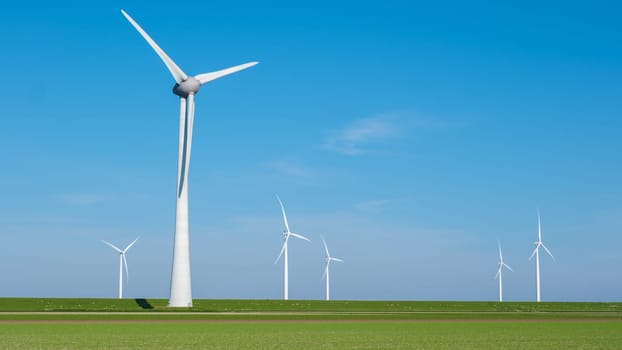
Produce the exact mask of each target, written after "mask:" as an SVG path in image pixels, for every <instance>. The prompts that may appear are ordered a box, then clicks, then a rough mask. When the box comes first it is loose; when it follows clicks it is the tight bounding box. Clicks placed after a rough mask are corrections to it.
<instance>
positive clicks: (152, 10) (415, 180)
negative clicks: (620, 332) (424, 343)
mask: <svg viewBox="0 0 622 350" xmlns="http://www.w3.org/2000/svg"><path fill="white" fill-rule="evenodd" d="M121 8H123V9H125V10H126V11H127V12H128V13H129V14H130V15H131V16H133V17H134V18H135V19H136V21H137V22H138V23H139V24H140V25H141V26H142V27H143V28H144V29H145V30H146V31H147V32H148V33H149V34H150V35H151V36H152V37H153V38H154V39H155V40H156V42H158V43H159V44H160V46H161V47H162V48H163V49H164V50H165V51H166V52H167V53H168V54H169V55H170V56H171V57H172V58H173V59H174V60H175V61H176V63H177V64H178V65H179V66H180V67H181V68H182V69H183V70H184V71H185V72H186V73H188V74H192V75H194V74H198V73H204V72H208V71H213V70H217V69H221V68H225V67H228V66H232V65H236V64H241V63H244V62H248V61H254V60H257V61H260V64H259V65H257V66H255V67H253V68H251V69H248V70H246V71H243V72H240V73H236V74H234V75H231V76H228V77H226V78H223V79H221V80H218V81H215V82H213V83H212V84H209V85H207V86H203V87H202V88H201V91H200V92H199V94H198V95H197V99H196V102H197V104H196V106H197V107H196V117H195V129H194V132H195V133H194V139H193V142H194V143H193V152H192V162H191V167H190V178H189V184H190V187H189V188H190V239H191V264H192V265H191V269H192V283H193V296H194V297H195V298H260V299H265V298H269V299H278V298H281V297H282V283H283V282H282V269H283V266H282V263H281V262H279V263H278V264H276V265H275V264H274V260H275V259H276V257H277V255H278V253H279V250H280V248H281V244H282V235H281V233H282V229H283V225H282V221H281V216H280V210H279V207H278V202H277V201H276V199H275V196H274V194H275V193H278V194H279V195H280V196H281V198H282V199H283V202H284V204H285V207H286V210H287V213H288V216H289V219H290V225H291V228H292V230H293V231H294V232H297V233H299V234H303V235H306V236H308V237H309V238H311V239H312V240H313V243H312V244H309V243H307V242H303V241H299V240H292V241H291V243H290V298H293V299H296V298H299V299H321V298H323V296H324V295H323V290H324V289H323V288H324V282H323V281H322V280H321V277H322V273H323V268H324V265H323V264H324V262H323V251H322V246H321V240H320V234H323V235H324V236H325V237H326V240H327V242H328V244H329V247H330V250H331V253H333V255H335V256H336V257H340V258H342V259H344V260H345V263H343V264H339V263H335V264H333V265H332V269H331V277H332V278H331V282H332V283H331V287H332V297H333V298H334V299H405V300H419V299H422V300H448V299H456V300H495V299H496V298H497V281H496V280H494V279H493V277H494V275H495V272H496V269H497V260H498V256H497V239H499V240H500V241H501V243H502V246H503V249H504V258H505V260H506V262H507V264H509V265H510V266H511V267H512V268H513V269H514V272H513V273H512V272H506V273H505V275H504V287H505V288H504V289H505V299H506V300H534V299H535V264H534V261H529V260H528V258H529V256H530V255H531V253H532V250H533V242H534V241H535V240H536V238H537V231H536V228H537V222H536V208H540V211H541V213H542V230H543V241H544V243H545V244H546V245H547V247H549V248H550V250H551V251H552V252H553V254H554V255H555V258H556V262H554V261H553V260H552V259H550V257H548V256H543V257H542V260H541V263H542V299H543V300H545V301H547V300H548V301H566V300H571V301H575V300H588V301H622V277H621V276H622V274H621V273H620V270H619V268H620V266H621V265H622V254H621V253H620V250H621V248H622V238H621V237H622V235H621V231H622V204H621V198H622V186H621V184H620V178H621V177H620V174H621V172H622V165H621V164H622V154H621V150H622V137H621V136H622V24H621V23H622V22H621V21H620V18H622V8H621V7H620V5H618V4H617V2H613V1H611V2H605V1H590V2H572V1H570V2H568V1H564V2H561V1H560V2H547V1H544V2H543V1H520V2H518V1H517V2H512V3H507V2H504V4H499V2H498V1H490V2H488V1H470V2H468V4H466V3H464V2H462V1H458V2H452V1H441V2H412V1H404V2H395V1H374V2H335V1H323V0H320V1H309V2H298V3H296V2H291V1H287V2H276V1H268V2H245V1H241V2H233V3H231V2H229V3H228V2H223V1H186V2H184V6H182V5H181V3H175V2H164V1H145V2H139V1H99V2H70V1H62V0H61V1H55V2H43V1H41V2H39V1H27V2H26V1H24V2H9V3H6V4H4V5H3V9H2V11H0V43H1V48H2V49H1V50H2V51H1V54H0V76H1V77H2V82H3V83H2V84H1V85H0V92H1V94H0V96H1V97H0V101H1V103H0V121H1V124H0V125H1V126H0V149H1V151H0V164H2V165H1V171H0V193H1V196H0V237H1V244H0V247H2V248H1V254H0V276H2V278H1V279H0V280H1V282H0V296H49V297H115V296H116V291H117V276H118V256H117V254H116V253H115V252H114V251H113V250H112V249H110V248H109V247H107V246H106V245H104V244H102V243H101V242H100V240H101V239H105V240H109V241H110V242H112V243H114V244H117V245H120V246H125V245H127V244H128V243H129V242H131V241H132V240H133V239H134V238H136V237H137V236H140V237H141V238H140V240H139V241H138V243H137V244H136V245H135V246H134V247H133V248H132V250H130V251H129V253H128V255H127V258H128V262H129V268H130V276H129V285H128V286H127V288H126V295H127V296H128V297H150V298H154V297H158V298H167V297H168V291H169V285H170V272H171V262H172V250H173V229H174V210H175V208H174V206H175V194H174V193H175V176H176V166H177V159H176V157H177V136H178V116H177V113H178V103H179V102H178V98H177V97H176V96H175V95H173V94H172V92H171V89H172V87H173V79H172V77H171V76H170V74H169V73H168V71H167V70H166V68H165V66H164V65H163V64H162V62H161V61H160V59H159V58H158V57H157V56H156V55H155V53H154V52H153V51H152V50H151V48H150V47H149V46H148V45H147V43H146V42H145V41H144V40H143V39H142V38H141V37H140V35H139V34H138V33H137V32H136V31H135V30H134V28H132V26H131V25H130V24H129V23H128V22H127V21H126V20H125V18H124V17H123V16H122V15H121V13H120V12H119V10H120V9H121Z"/></svg>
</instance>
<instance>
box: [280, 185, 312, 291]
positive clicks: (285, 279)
mask: <svg viewBox="0 0 622 350" xmlns="http://www.w3.org/2000/svg"><path fill="white" fill-rule="evenodd" d="M276 199H277V200H278V201H279V204H280V205H281V212H282V213H283V223H284V224H285V230H283V247H282V248H281V252H280V253H279V256H278V257H277V258H276V261H274V263H275V264H276V263H277V262H279V259H280V258H281V255H282V256H283V266H284V267H283V269H284V271H283V299H284V300H288V299H289V276H288V274H289V273H288V266H287V263H288V261H287V260H288V259H287V241H288V240H289V237H290V236H291V237H296V238H299V239H303V240H305V241H307V242H311V240H309V239H308V238H306V237H304V236H302V235H299V234H297V233H293V232H291V231H290V230H289V224H288V223H287V216H286V215H285V207H283V202H281V198H279V196H278V195H276Z"/></svg>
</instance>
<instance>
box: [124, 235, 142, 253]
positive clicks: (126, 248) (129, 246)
mask: <svg viewBox="0 0 622 350" xmlns="http://www.w3.org/2000/svg"><path fill="white" fill-rule="evenodd" d="M139 238H140V236H138V237H136V239H135V240H134V241H133V242H132V243H130V244H129V245H128V246H127V247H125V249H123V253H125V252H127V251H128V250H129V249H130V248H132V246H133V245H134V243H136V241H138V239H139Z"/></svg>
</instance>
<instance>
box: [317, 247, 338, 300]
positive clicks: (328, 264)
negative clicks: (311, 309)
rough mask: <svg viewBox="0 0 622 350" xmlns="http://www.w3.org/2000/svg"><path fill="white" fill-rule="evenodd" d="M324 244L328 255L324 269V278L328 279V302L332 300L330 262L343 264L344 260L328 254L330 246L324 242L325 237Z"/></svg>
mask: <svg viewBox="0 0 622 350" xmlns="http://www.w3.org/2000/svg"><path fill="white" fill-rule="evenodd" d="M322 243H324V252H325V253H326V257H325V260H326V268H325V269H324V276H323V277H322V278H326V300H330V270H329V266H330V262H331V261H338V262H343V260H341V259H339V258H334V257H332V256H330V253H329V252H328V246H327V245H326V241H325V240H324V237H322Z"/></svg>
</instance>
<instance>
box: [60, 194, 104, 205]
mask: <svg viewBox="0 0 622 350" xmlns="http://www.w3.org/2000/svg"><path fill="white" fill-rule="evenodd" d="M58 200H59V201H61V202H63V203H65V204H70V205H78V206H85V205H94V204H98V203H102V202H108V201H111V200H114V196H112V195H107V194H94V193H71V194H63V195H60V196H58Z"/></svg>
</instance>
